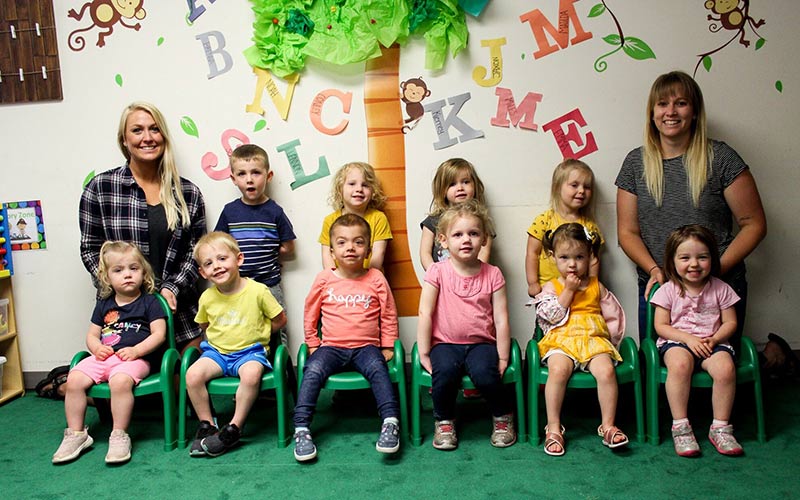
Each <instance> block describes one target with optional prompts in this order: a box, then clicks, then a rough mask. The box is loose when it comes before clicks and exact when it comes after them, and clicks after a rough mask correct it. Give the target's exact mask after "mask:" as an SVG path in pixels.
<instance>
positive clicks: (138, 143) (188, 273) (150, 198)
mask: <svg viewBox="0 0 800 500" xmlns="http://www.w3.org/2000/svg"><path fill="white" fill-rule="evenodd" d="M117 142H118V143H119V148H120V150H121V151H122V154H123V155H124V156H125V159H126V160H127V162H126V164H125V165H123V166H121V167H118V168H115V169H112V170H108V171H106V172H103V173H101V174H99V175H97V176H96V177H94V178H93V179H92V180H91V181H90V182H89V184H87V186H86V188H85V189H84V191H83V194H82V195H81V202H80V211H79V217H80V227H81V259H82V260H83V265H84V266H85V267H86V269H87V270H88V271H89V273H91V275H92V276H96V274H97V267H98V265H99V260H98V257H99V254H100V247H101V246H102V244H103V242H105V241H106V240H123V241H131V242H133V243H135V244H136V245H137V246H138V247H139V248H140V249H141V251H142V253H143V254H144V255H145V257H146V258H147V260H148V261H149V262H150V264H151V265H152V266H153V270H154V271H155V274H156V277H157V282H156V288H157V289H158V290H159V291H160V293H161V294H162V295H163V296H164V297H165V298H166V299H167V301H168V302H169V305H170V307H171V308H172V310H173V311H174V312H175V340H176V341H177V343H178V346H179V348H181V349H185V348H186V347H188V346H189V345H199V343H200V335H201V331H200V329H199V328H198V326H197V324H196V323H195V322H194V315H195V313H196V312H197V298H198V296H199V294H198V292H197V288H196V286H195V285H196V282H197V276H198V274H197V267H196V265H195V263H194V260H193V259H192V249H193V248H194V245H195V243H196V242H197V240H198V239H200V236H202V235H203V234H204V233H205V232H206V218H205V204H204V202H203V195H202V194H201V193H200V190H199V189H198V188H197V186H195V185H194V184H192V183H191V182H189V181H188V180H186V179H183V178H181V177H180V176H179V175H178V169H177V167H176V165H175V158H174V156H173V151H172V140H171V139H170V136H169V131H168V130H167V124H166V121H165V120H164V116H163V115H162V114H161V112H160V111H159V110H158V108H156V107H155V106H153V105H152V104H149V103H146V102H134V103H131V104H130V105H129V106H127V107H126V108H125V109H124V110H123V112H122V116H121V117H120V122H119V131H118V133H117Z"/></svg>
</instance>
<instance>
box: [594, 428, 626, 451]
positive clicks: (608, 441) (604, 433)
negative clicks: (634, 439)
mask: <svg viewBox="0 0 800 500" xmlns="http://www.w3.org/2000/svg"><path fill="white" fill-rule="evenodd" d="M597 435H598V436H600V437H601V438H603V446H607V447H608V448H610V449H612V450H613V449H614V448H619V447H620V446H625V445H627V444H628V443H629V440H628V436H626V435H625V433H624V432H622V431H621V430H619V427H617V426H616V425H612V426H611V427H609V428H608V429H606V430H603V426H602V425H601V426H599V427H598V428H597ZM619 438H622V439H621V440H619V441H614V440H615V439H619Z"/></svg>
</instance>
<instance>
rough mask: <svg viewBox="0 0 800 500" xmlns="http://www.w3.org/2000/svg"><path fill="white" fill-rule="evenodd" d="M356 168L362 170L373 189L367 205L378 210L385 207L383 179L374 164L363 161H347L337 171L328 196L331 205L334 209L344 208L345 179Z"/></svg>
mask: <svg viewBox="0 0 800 500" xmlns="http://www.w3.org/2000/svg"><path fill="white" fill-rule="evenodd" d="M354 168H357V169H359V170H361V174H362V175H363V176H364V180H365V181H367V185H369V187H370V189H372V198H370V200H369V204H368V205H367V207H368V208H374V209H376V210H380V209H381V208H383V204H384V203H386V194H385V193H384V192H383V187H382V186H381V181H380V179H378V176H377V175H376V174H375V169H374V168H372V165H370V164H369V163H364V162H361V161H353V162H350V163H345V164H344V165H343V166H342V168H340V169H339V170H338V171H337V172H336V175H335V176H334V177H333V181H332V184H331V194H330V196H329V197H328V202H329V203H330V204H331V207H333V209H334V210H342V209H343V208H344V197H343V196H342V189H343V188H344V181H345V179H346V178H347V173H348V172H350V170H352V169H354Z"/></svg>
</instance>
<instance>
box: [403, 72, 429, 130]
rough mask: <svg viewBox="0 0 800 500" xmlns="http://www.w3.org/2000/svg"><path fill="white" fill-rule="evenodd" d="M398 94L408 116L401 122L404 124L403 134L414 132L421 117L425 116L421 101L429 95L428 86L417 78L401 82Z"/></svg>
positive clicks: (420, 78)
mask: <svg viewBox="0 0 800 500" xmlns="http://www.w3.org/2000/svg"><path fill="white" fill-rule="evenodd" d="M400 94H401V97H400V100H401V101H403V102H404V103H405V105H406V114H407V115H408V118H406V119H405V121H404V122H403V123H405V124H406V125H403V133H404V134H407V133H408V132H410V131H412V130H414V127H416V126H417V124H418V123H419V121H420V120H421V119H422V116H423V115H425V107H424V106H423V105H422V101H423V99H425V98H426V97H428V96H430V95H431V91H430V90H428V84H426V83H425V81H424V80H422V77H419V78H410V79H408V80H406V81H404V82H401V83H400ZM409 123H410V125H409Z"/></svg>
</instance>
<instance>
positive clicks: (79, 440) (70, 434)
mask: <svg viewBox="0 0 800 500" xmlns="http://www.w3.org/2000/svg"><path fill="white" fill-rule="evenodd" d="M93 443H94V440H93V439H92V436H90V435H89V430H88V428H84V429H83V430H82V431H73V430H72V429H69V428H67V429H64V439H62V440H61V445H60V446H59V447H58V449H57V450H56V452H55V453H54V454H53V463H54V464H60V463H64V462H69V461H70V460H75V459H76V458H78V455H80V454H81V452H82V451H83V450H85V449H86V448H88V447H90V446H91V445H92V444H93Z"/></svg>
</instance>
